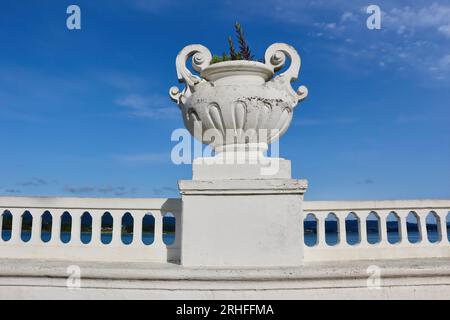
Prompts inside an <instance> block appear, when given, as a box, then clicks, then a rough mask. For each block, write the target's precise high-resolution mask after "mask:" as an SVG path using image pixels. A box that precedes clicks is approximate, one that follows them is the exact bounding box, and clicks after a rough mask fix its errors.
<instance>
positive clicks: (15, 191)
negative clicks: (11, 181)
mask: <svg viewBox="0 0 450 320" xmlns="http://www.w3.org/2000/svg"><path fill="white" fill-rule="evenodd" d="M5 193H12V194H17V193H22V191H20V190H19V189H5Z"/></svg>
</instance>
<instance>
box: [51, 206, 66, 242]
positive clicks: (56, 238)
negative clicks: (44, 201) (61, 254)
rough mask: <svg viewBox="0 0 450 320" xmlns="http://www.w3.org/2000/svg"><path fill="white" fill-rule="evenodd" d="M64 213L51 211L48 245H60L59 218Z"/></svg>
mask: <svg viewBox="0 0 450 320" xmlns="http://www.w3.org/2000/svg"><path fill="white" fill-rule="evenodd" d="M63 213H64V212H63V211H57V210H52V211H51V212H50V214H51V215H52V235H51V238H50V243H52V244H61V243H62V242H61V216H62V214H63Z"/></svg>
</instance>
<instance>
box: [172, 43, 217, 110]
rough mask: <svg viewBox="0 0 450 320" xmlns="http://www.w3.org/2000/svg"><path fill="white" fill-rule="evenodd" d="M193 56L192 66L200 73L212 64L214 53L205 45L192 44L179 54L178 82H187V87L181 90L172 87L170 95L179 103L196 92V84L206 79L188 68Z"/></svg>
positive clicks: (177, 65)
mask: <svg viewBox="0 0 450 320" xmlns="http://www.w3.org/2000/svg"><path fill="white" fill-rule="evenodd" d="M191 57H192V68H193V69H194V70H195V71H197V72H198V73H200V72H201V71H202V70H203V69H205V68H206V67H207V66H209V65H210V63H211V59H212V55H211V52H210V51H209V50H208V48H206V47H205V46H202V45H200V44H191V45H188V46H186V47H184V48H183V49H182V50H181V51H180V53H179V54H178V55H177V59H176V62H175V64H176V67H177V76H178V82H180V83H186V87H185V88H184V89H183V91H182V92H180V89H178V87H172V88H170V91H169V95H170V97H171V98H172V100H173V101H175V102H176V103H177V104H178V105H180V104H183V103H184V101H185V99H186V98H187V97H189V96H190V95H191V93H192V92H194V90H195V89H194V87H195V85H196V84H198V83H200V82H202V81H205V80H204V79H202V78H200V77H199V76H196V75H193V74H192V73H191V72H190V71H189V69H188V68H186V63H187V61H188V60H189V59H190V58H191Z"/></svg>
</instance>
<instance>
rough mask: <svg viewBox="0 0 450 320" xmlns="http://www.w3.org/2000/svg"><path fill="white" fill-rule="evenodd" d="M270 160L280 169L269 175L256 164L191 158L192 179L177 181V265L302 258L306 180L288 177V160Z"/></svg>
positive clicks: (293, 262) (297, 261)
mask: <svg viewBox="0 0 450 320" xmlns="http://www.w3.org/2000/svg"><path fill="white" fill-rule="evenodd" d="M271 161H280V171H279V172H278V173H277V174H275V175H271V176H265V175H261V171H260V170H259V167H260V165H259V164H242V165H219V164H206V163H204V159H203V160H201V159H199V160H197V161H196V162H195V163H194V166H193V171H194V172H193V177H194V179H193V180H182V181H179V188H180V192H181V195H182V201H183V214H182V241H181V263H182V264H183V265H185V266H202V267H204V266H212V267H246V266H249V267H269V266H297V265H301V264H302V260H303V249H302V248H303V244H302V243H303V238H302V234H303V233H302V228H303V223H302V221H303V214H302V201H303V194H304V193H305V191H306V188H307V182H306V180H293V179H290V161H288V160H283V159H271ZM239 177H241V178H240V179H239ZM242 177H243V178H242Z"/></svg>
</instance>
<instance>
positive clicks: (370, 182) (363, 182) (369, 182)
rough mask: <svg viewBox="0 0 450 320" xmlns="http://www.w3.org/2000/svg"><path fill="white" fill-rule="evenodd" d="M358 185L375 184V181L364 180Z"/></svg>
mask: <svg viewBox="0 0 450 320" xmlns="http://www.w3.org/2000/svg"><path fill="white" fill-rule="evenodd" d="M356 183H357V184H374V183H375V181H374V180H373V179H370V178H367V179H364V180H362V181H358V182H356Z"/></svg>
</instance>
